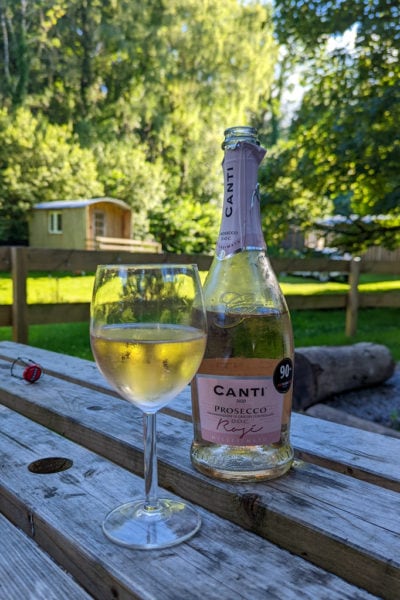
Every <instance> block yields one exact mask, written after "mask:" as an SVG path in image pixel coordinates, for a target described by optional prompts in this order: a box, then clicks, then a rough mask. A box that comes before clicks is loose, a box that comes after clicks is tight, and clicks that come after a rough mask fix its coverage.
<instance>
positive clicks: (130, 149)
mask: <svg viewBox="0 0 400 600" xmlns="http://www.w3.org/2000/svg"><path fill="white" fill-rule="evenodd" d="M94 154H95V156H96V159H97V164H98V171H99V180H100V182H101V183H102V184H103V186H104V191H105V194H106V195H107V196H111V197H114V198H119V199H120V200H125V202H127V204H129V205H130V206H131V207H132V209H133V237H134V238H136V239H144V238H146V239H149V231H150V223H149V218H148V216H149V212H150V211H151V210H152V209H154V208H156V207H158V206H161V205H162V204H163V202H164V198H165V194H166V183H167V182H168V174H167V173H166V172H165V168H164V165H163V163H162V161H161V160H160V159H157V160H155V161H154V162H151V161H149V160H148V159H147V156H146V148H145V146H144V144H140V142H138V141H137V142H136V143H131V142H130V143H128V141H126V140H122V141H115V142H109V143H108V144H104V143H99V144H97V145H96V146H95V148H94ZM155 233H156V234H158V232H157V231H156V232H155ZM157 237H158V236H157Z"/></svg>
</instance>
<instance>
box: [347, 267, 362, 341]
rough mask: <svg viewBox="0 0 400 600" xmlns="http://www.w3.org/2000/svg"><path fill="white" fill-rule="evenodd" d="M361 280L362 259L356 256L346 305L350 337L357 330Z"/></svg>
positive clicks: (351, 269) (351, 268) (351, 270)
mask: <svg viewBox="0 0 400 600" xmlns="http://www.w3.org/2000/svg"><path fill="white" fill-rule="evenodd" d="M359 280H360V259H359V258H358V257H356V258H354V259H353V260H352V261H351V263H350V274H349V288H350V289H349V293H348V295H347V305H346V326H345V332H346V335H347V336H348V337H353V336H354V335H355V334H356V331H357V316H358V304H359V292H358V284H359Z"/></svg>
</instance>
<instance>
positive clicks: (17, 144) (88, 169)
mask: <svg viewBox="0 0 400 600" xmlns="http://www.w3.org/2000/svg"><path fill="white" fill-rule="evenodd" d="M0 139H1V144H0V165H1V169H0V223H1V225H0V243H3V244H4V243H8V244H10V243H21V242H26V241H27V217H28V215H29V210H30V208H31V206H32V205H33V204H34V203H36V202H40V201H46V200H57V199H69V198H71V199H72V198H80V197H86V198H88V197H91V196H92V195H94V196H99V195H102V193H103V186H102V184H101V183H100V182H99V181H98V180H97V165H96V161H95V159H94V156H93V154H92V152H91V151H90V150H88V149H83V148H81V146H80V145H79V143H78V141H77V139H76V137H75V136H74V135H73V134H72V132H71V130H70V128H69V127H68V126H66V125H64V126H59V125H52V124H49V123H48V122H47V120H46V119H45V118H44V117H33V116H32V113H31V112H30V111H29V110H27V109H22V108H21V109H18V110H17V111H16V112H13V113H8V111H7V110H5V109H4V110H2V111H0Z"/></svg>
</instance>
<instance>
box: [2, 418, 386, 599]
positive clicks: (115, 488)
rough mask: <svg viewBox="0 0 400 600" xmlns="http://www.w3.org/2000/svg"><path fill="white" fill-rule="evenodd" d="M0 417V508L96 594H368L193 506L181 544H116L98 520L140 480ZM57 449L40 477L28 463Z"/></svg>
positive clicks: (26, 424)
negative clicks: (151, 547)
mask: <svg viewBox="0 0 400 600" xmlns="http://www.w3.org/2000/svg"><path fill="white" fill-rule="evenodd" d="M0 423H1V427H0V453H1V455H2V457H3V460H2V465H3V466H2V469H1V473H0V506H1V509H2V512H3V513H4V514H5V515H6V516H7V517H8V518H9V519H10V520H11V521H13V522H15V523H18V525H19V526H20V527H22V528H23V529H24V531H25V532H26V533H27V534H28V535H30V536H32V537H33V538H34V539H35V540H36V542H37V543H38V544H39V545H40V546H41V547H42V548H43V549H44V550H45V551H46V552H48V553H49V554H50V555H51V556H52V557H53V558H54V559H55V560H56V561H57V562H58V563H59V564H60V565H62V566H63V567H64V568H65V569H66V570H67V571H68V572H69V573H71V574H72V575H73V576H74V577H75V579H76V580H77V581H78V582H79V583H80V585H82V586H83V587H84V588H85V589H86V590H87V591H88V592H89V593H90V594H91V595H92V596H93V597H94V598H96V599H99V600H103V599H108V598H109V599H112V598H118V599H120V600H127V599H133V598H140V599H146V600H151V599H153V600H159V599H161V598H162V599H163V600H177V599H182V600H183V599H193V600H196V599H199V600H200V599H203V598H205V597H206V598H207V600H214V599H215V600H248V599H249V598H251V599H252V600H257V599H260V600H264V599H265V598H271V599H276V600H278V599H279V600H282V599H287V600H295V599H296V600H297V598H299V595H300V596H301V597H302V598H305V599H307V598H308V599H310V600H311V599H312V600H314V599H315V598H318V599H321V600H323V599H326V600H328V599H329V600H334V599H337V600H343V599H346V598H347V599H349V600H350V599H351V600H353V599H368V598H372V596H371V595H370V594H369V593H367V592H366V591H365V590H361V589H357V588H356V587H354V586H353V585H351V584H349V583H347V582H345V581H343V580H342V579H341V578H339V577H337V576H335V575H334V574H331V573H328V572H324V571H322V570H321V569H320V568H318V567H316V566H313V565H312V564H310V562H308V561H306V560H305V559H303V558H300V557H299V556H294V555H291V554H289V553H288V552H287V551H285V550H282V549H279V548H277V547H276V546H274V545H273V544H271V543H270V542H268V541H267V540H264V539H262V538H260V537H259V536H257V535H255V534H253V533H250V532H247V531H245V530H244V529H243V528H241V527H239V526H237V525H235V524H233V523H231V522H229V521H227V520H224V519H221V518H220V517H218V516H217V515H215V514H212V513H211V512H208V511H205V510H203V509H201V508H199V509H198V510H199V512H200V514H201V516H202V527H201V530H200V532H199V533H198V534H197V535H196V536H195V537H194V538H192V540H190V541H189V542H187V543H185V544H182V545H180V546H177V547H176V548H173V549H166V550H160V551H147V552H144V551H140V550H130V549H126V548H122V547H119V546H116V545H114V544H112V543H111V542H110V541H109V540H107V539H106V538H105V536H104V535H103V533H102V531H101V521H102V519H103V517H104V515H105V514H106V513H107V512H108V511H109V510H110V509H111V508H113V507H114V506H115V505H116V504H117V503H119V502H121V501H124V500H126V499H129V498H131V497H132V496H134V495H138V494H141V493H142V487H143V481H142V480H141V479H140V478H138V477H137V476H135V475H133V474H131V473H129V472H127V471H125V470H124V469H122V468H120V467H118V466H116V465H115V464H113V463H111V462H110V461H107V460H105V459H102V458H100V457H99V456H98V455H96V454H93V453H91V452H89V451H88V450H86V449H85V448H83V447H81V446H78V445H77V444H74V443H72V442H70V441H69V440H67V439H65V438H64V437H62V436H59V435H57V434H56V433H54V432H52V431H50V430H49V429H47V428H44V427H42V426H40V425H38V424H36V423H34V422H32V421H30V420H27V419H26V418H25V417H23V416H22V415H19V414H17V413H15V412H14V411H12V410H10V409H8V408H6V407H0ZM55 455H56V456H62V457H67V458H69V459H70V460H72V463H73V464H72V467H71V468H70V469H68V470H66V471H62V472H59V473H50V474H46V475H43V474H35V473H31V472H30V471H29V470H28V469H27V466H28V465H29V464H30V463H31V462H32V461H35V460H39V459H41V458H45V457H49V456H55ZM167 495H169V494H167ZM389 577H390V575H389ZM44 597H47V596H44ZM59 597H61V596H59ZM66 597H72V598H75V597H76V596H73V595H72V596H66Z"/></svg>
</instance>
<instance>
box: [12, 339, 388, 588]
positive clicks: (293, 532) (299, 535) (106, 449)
mask: <svg viewBox="0 0 400 600" xmlns="http://www.w3.org/2000/svg"><path fill="white" fill-rule="evenodd" d="M16 349H17V347H16V346H15V345H14V346H12V345H11V346H10V343H7V344H0V352H1V354H3V355H4V353H6V352H9V351H11V350H14V351H15V350H16ZM24 350H30V353H29V355H30V357H31V358H34V359H38V358H39V357H40V358H41V359H44V360H46V356H47V362H49V363H51V364H52V365H53V368H54V366H55V359H54V356H53V354H50V353H48V354H46V353H45V352H44V351H40V353H38V354H37V355H36V349H34V348H30V349H26V348H25V349H24ZM14 355H15V352H14ZM61 358H62V360H63V361H64V363H65V368H66V370H67V371H68V367H71V364H72V363H71V362H69V357H66V356H63V357H61ZM76 360H78V359H74V361H73V362H74V363H75V361H76ZM85 364H86V363H84V362H82V365H81V366H82V368H83V371H82V373H84V366H85ZM9 365H10V362H9V361H4V360H3V361H1V362H0V396H1V401H2V403H3V404H4V405H7V406H9V407H10V408H12V409H13V410H17V411H19V412H21V413H22V414H24V415H26V416H28V417H29V418H30V419H32V420H35V421H38V422H40V423H42V424H43V425H45V426H46V427H48V428H50V429H52V430H54V431H57V432H59V433H60V434H62V435H63V436H65V437H68V438H70V439H72V440H73V441H75V442H77V443H79V444H81V445H82V446H85V447H86V448H89V449H91V450H92V451H95V452H96V453H97V454H98V455H101V456H104V457H106V458H109V459H112V460H113V461H114V462H115V463H117V464H119V465H121V466H123V467H126V468H127V469H129V470H132V471H133V472H135V473H137V474H139V475H140V474H141V473H142V462H143V457H142V432H141V414H140V412H139V411H137V410H136V409H135V408H134V407H132V406H130V405H129V404H128V403H126V402H124V401H122V400H119V399H118V398H116V397H115V396H114V395H111V394H109V393H108V391H107V389H105V388H104V386H103V391H96V390H94V389H93V387H87V385H86V384H85V383H84V381H82V385H80V384H77V383H75V382H71V381H68V380H66V379H60V378H58V377H53V376H51V375H49V374H47V373H46V374H45V376H44V377H43V379H41V380H39V382H38V383H37V384H33V385H29V384H26V382H24V381H19V380H13V381H10V380H11V378H10V376H9ZM93 366H94V365H92V367H93ZM76 373H77V370H75V376H76ZM86 375H87V376H86V381H87V380H88V379H90V378H91V372H90V371H88V373H87V374H86ZM93 375H94V374H93ZM94 377H95V375H94ZM184 396H185V398H186V397H187V392H186V393H185V394H184ZM175 406H176V404H175ZM158 421H159V428H158V430H159V436H158V437H159V443H158V447H159V472H160V482H161V484H162V485H163V486H164V487H165V488H167V489H168V490H169V491H171V492H173V493H175V494H178V495H179V496H182V497H185V498H187V499H189V500H190V501H192V502H195V503H197V504H198V505H200V506H202V507H203V508H204V509H206V510H207V511H209V512H210V513H215V514H216V515H218V516H219V517H222V518H224V519H227V520H229V521H231V522H232V523H236V524H237V525H239V526H240V527H241V528H243V529H247V530H251V531H253V532H256V533H257V534H258V535H259V536H262V537H264V538H265V539H266V540H270V541H272V542H273V543H275V544H277V545H279V546H281V547H283V548H286V549H287V550H289V551H291V552H293V553H295V554H296V555H298V556H303V557H307V559H308V560H309V561H310V562H312V563H314V564H316V565H318V566H320V567H322V568H324V569H325V570H327V571H330V572H334V573H335V574H337V575H338V576H340V577H343V578H345V579H346V580H348V581H350V582H352V583H353V584H355V585H357V586H361V587H363V588H365V589H367V590H368V591H370V592H371V593H374V594H376V595H380V596H382V597H386V598H396V597H399V596H400V564H399V557H400V535H399V534H400V525H399V519H398V514H399V508H400V505H399V503H400V496H399V493H398V491H394V490H396V489H397V490H399V470H398V461H397V457H398V453H399V447H400V442H399V440H397V439H394V438H386V437H383V436H377V435H376V434H373V433H370V432H363V431H358V430H355V429H353V428H350V427H343V426H339V425H337V424H334V423H329V422H325V421H319V420H317V419H314V418H311V417H307V416H304V415H293V435H292V439H293V442H294V445H295V447H296V452H297V455H298V457H302V458H303V460H302V461H300V460H297V461H296V463H295V465H294V468H293V469H292V471H291V472H290V473H289V474H288V475H287V476H285V477H282V478H280V479H278V480H276V481H272V482H264V483H257V484H246V485H244V484H243V485H238V484H236V485H231V484H225V483H222V482H217V481H215V480H212V479H209V478H207V477H204V476H202V475H200V474H199V473H197V472H195V471H194V470H193V468H192V466H191V464H190V459H189V448H190V442H191V439H192V427H191V424H190V423H189V422H187V421H185V420H182V419H180V418H176V417H172V416H171V415H169V414H160V415H159V418H158ZM12 431H13V433H16V431H17V430H16V429H15V428H13V430H12ZM311 459H312V460H311ZM306 461H307V462H306ZM312 462H313V463H314V464H312ZM318 463H319V464H320V465H323V467H322V466H318ZM343 473H346V475H344V474H343ZM349 474H350V475H352V476H351V477H349V476H348V475H349ZM365 479H369V480H370V481H371V482H366V481H365ZM382 484H384V485H382ZM118 485H119V484H118ZM385 487H387V488H390V487H392V488H393V489H385ZM116 489H117V488H116ZM121 499H122V498H121Z"/></svg>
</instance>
